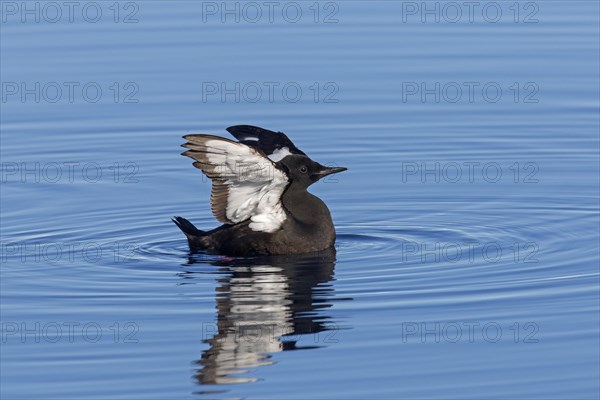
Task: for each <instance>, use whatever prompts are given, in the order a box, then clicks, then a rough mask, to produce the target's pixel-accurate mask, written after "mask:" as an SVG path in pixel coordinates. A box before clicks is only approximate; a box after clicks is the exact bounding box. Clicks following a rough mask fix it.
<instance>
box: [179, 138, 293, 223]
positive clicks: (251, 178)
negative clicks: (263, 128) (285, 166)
mask: <svg viewBox="0 0 600 400" xmlns="http://www.w3.org/2000/svg"><path fill="white" fill-rule="evenodd" d="M184 139H187V141H188V142H187V143H185V144H183V145H182V146H183V147H186V148H187V149H188V150H187V151H185V152H183V153H182V154H183V155H185V156H187V157H190V158H192V159H194V160H195V161H194V163H193V165H194V166H195V167H196V168H199V169H201V170H202V172H204V174H205V175H206V176H208V177H209V178H210V179H211V180H212V192H211V210H212V213H213V215H214V216H215V218H216V219H217V220H219V221H220V222H223V223H227V224H236V223H239V222H243V221H246V220H248V219H250V220H251V223H250V228H251V229H253V230H255V231H263V232H274V231H276V230H277V229H279V227H280V226H281V224H282V223H283V221H285V219H286V214H285V210H284V209H283V206H282V205H281V195H282V194H283V192H284V190H285V188H286V187H287V185H288V183H289V181H288V179H287V176H286V174H285V173H284V172H283V171H282V170H280V169H279V168H277V167H276V166H275V164H274V163H273V162H272V161H271V160H269V159H268V158H266V157H265V156H264V155H263V154H261V153H260V152H259V151H258V150H256V149H254V148H252V147H250V146H247V145H245V144H243V143H238V142H234V141H232V140H229V139H225V138H221V137H218V136H212V135H186V136H184Z"/></svg>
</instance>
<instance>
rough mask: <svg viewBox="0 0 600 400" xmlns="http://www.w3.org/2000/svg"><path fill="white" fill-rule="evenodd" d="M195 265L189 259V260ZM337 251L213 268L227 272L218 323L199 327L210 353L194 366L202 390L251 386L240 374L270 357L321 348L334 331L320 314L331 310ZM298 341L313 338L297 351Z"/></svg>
mask: <svg viewBox="0 0 600 400" xmlns="http://www.w3.org/2000/svg"><path fill="white" fill-rule="evenodd" d="M191 261H192V262H193V258H192V259H191ZM334 262H335V250H334V249H330V250H327V251H326V252H322V253H319V255H318V256H307V255H298V256H271V257H260V258H254V259H248V258H245V259H233V260H231V259H230V260H229V261H221V262H220V263H219V262H215V264H218V265H223V266H224V267H225V270H226V271H228V272H229V274H227V275H226V277H225V278H222V279H220V280H219V282H220V286H219V287H218V288H217V322H216V324H215V323H205V324H203V339H204V342H205V343H208V345H209V348H208V349H207V350H205V351H203V352H202V358H201V359H200V360H198V361H197V363H198V364H199V365H201V368H200V369H199V370H198V372H197V373H196V379H197V381H198V382H199V383H201V384H229V383H242V382H251V381H253V380H255V378H251V377H248V376H243V373H244V372H247V371H248V370H251V369H254V368H256V367H259V366H263V365H269V364H272V363H273V361H271V356H270V354H271V353H276V352H280V351H286V350H295V349H302V348H314V347H320V346H323V344H324V343H326V342H327V341H326V339H327V338H328V337H329V336H334V335H335V334H336V332H335V331H334V330H332V331H330V332H328V333H322V334H321V335H319V332H323V331H327V330H330V329H332V328H333V327H334V326H335V324H333V323H332V322H331V321H330V317H328V316H326V315H322V313H321V312H319V310H322V309H326V308H329V307H331V301H332V298H331V297H332V294H333V288H332V287H331V285H328V284H327V283H328V282H330V281H331V280H332V279H333V268H334ZM300 335H311V336H309V337H308V338H307V340H306V342H307V343H306V345H305V346H298V345H297V342H298V340H299V339H300Z"/></svg>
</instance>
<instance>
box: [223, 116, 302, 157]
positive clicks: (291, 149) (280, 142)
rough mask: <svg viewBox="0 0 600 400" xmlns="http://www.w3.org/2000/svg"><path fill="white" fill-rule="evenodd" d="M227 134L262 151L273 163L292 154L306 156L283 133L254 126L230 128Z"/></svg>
mask: <svg viewBox="0 0 600 400" xmlns="http://www.w3.org/2000/svg"><path fill="white" fill-rule="evenodd" d="M227 132H229V133H231V134H232V135H233V136H234V137H235V138H236V139H237V140H239V141H240V142H241V143H244V144H246V145H248V146H250V147H253V148H255V149H258V150H260V151H261V152H262V153H264V154H265V155H266V156H267V157H269V159H271V161H273V162H277V161H280V160H282V159H283V158H284V157H285V156H287V155H290V154H301V155H303V156H305V155H306V154H304V152H302V151H301V150H300V149H299V148H297V147H296V146H295V145H294V143H292V141H291V140H290V139H289V138H288V137H287V136H286V135H285V133H283V132H273V131H270V130H268V129H263V128H259V127H258V126H252V125H235V126H230V127H229V128H227Z"/></svg>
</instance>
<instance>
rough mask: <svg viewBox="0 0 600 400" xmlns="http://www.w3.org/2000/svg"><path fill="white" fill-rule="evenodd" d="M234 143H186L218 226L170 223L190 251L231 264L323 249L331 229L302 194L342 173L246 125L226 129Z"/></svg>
mask: <svg viewBox="0 0 600 400" xmlns="http://www.w3.org/2000/svg"><path fill="white" fill-rule="evenodd" d="M227 131H228V132H229V133H231V134H232V135H233V136H234V137H235V138H236V139H238V140H239V142H235V141H233V140H229V139H226V138H222V137H218V136H212V135H186V136H184V139H186V140H187V143H185V144H183V145H182V147H186V148H187V149H188V150H187V151H185V152H183V153H182V155H184V156H188V157H190V158H192V159H194V160H195V161H194V163H193V164H194V166H195V167H196V168H199V169H201V170H202V172H204V174H205V175H206V176H208V177H209V178H210V179H211V180H212V193H211V197H210V198H211V210H212V212H213V214H214V216H215V218H216V219H217V220H219V221H220V222H222V223H223V225H221V226H220V227H218V228H215V229H213V230H211V231H206V232H205V231H201V230H199V229H197V228H196V227H195V226H194V225H193V224H192V223H191V222H189V221H188V220H186V219H185V218H182V217H174V218H173V222H175V224H177V226H178V227H179V228H180V229H181V230H182V231H183V233H184V234H185V235H186V237H187V239H188V243H189V246H190V248H191V249H193V250H207V251H210V252H213V253H219V254H224V255H233V256H249V255H271V254H273V255H276V254H300V253H311V252H317V251H321V250H325V249H328V248H331V247H332V246H333V244H334V242H335V228H334V226H333V221H332V219H331V214H330V213H329V209H328V208H327V206H326V205H325V203H324V202H323V201H322V200H321V199H319V198H318V197H316V196H314V195H312V194H310V193H309V192H308V191H307V188H308V187H309V186H310V185H312V184H313V183H315V182H317V181H318V180H319V179H321V178H323V177H325V176H327V175H330V174H333V173H337V172H342V171H345V170H346V168H342V167H326V166H323V165H321V164H319V163H317V162H315V161H313V160H311V159H310V158H309V157H308V156H307V155H306V154H305V153H304V152H302V151H301V150H299V149H298V148H297V147H296V146H295V145H294V144H293V143H292V141H291V140H290V139H289V138H288V137H287V136H286V135H285V134H284V133H283V132H273V131H269V130H266V129H262V128H258V127H255V126H249V125H236V126H232V127H229V128H227Z"/></svg>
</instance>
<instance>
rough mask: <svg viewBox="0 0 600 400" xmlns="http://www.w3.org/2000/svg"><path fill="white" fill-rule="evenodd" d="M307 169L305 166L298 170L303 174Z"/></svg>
mask: <svg viewBox="0 0 600 400" xmlns="http://www.w3.org/2000/svg"><path fill="white" fill-rule="evenodd" d="M307 171H308V168H306V167H304V166H303V167H300V172H302V173H303V174H305V173H306V172H307Z"/></svg>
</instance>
